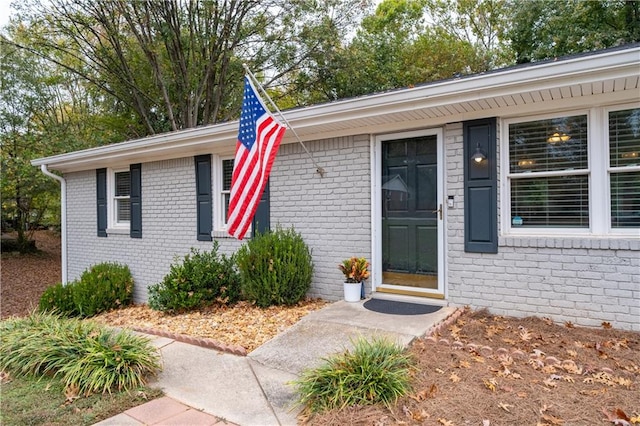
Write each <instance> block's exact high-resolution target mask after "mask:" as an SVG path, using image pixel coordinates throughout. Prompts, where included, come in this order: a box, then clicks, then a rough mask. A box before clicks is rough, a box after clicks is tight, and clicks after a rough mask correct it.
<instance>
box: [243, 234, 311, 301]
mask: <svg viewBox="0 0 640 426" xmlns="http://www.w3.org/2000/svg"><path fill="white" fill-rule="evenodd" d="M237 258H238V268H239V269H240V276H241V278H242V294H243V296H244V297H245V298H246V299H247V300H249V301H252V302H255V303H256V304H257V305H258V306H260V307H267V306H271V305H294V304H296V303H298V302H299V301H300V300H302V298H303V297H304V296H305V295H306V294H307V291H309V288H310V286H311V278H312V276H313V261H312V258H311V251H310V250H309V247H307V245H306V244H305V242H304V240H303V239H302V236H301V235H300V234H298V233H297V232H296V231H295V230H294V229H293V228H290V229H287V230H283V229H281V228H280V227H278V228H277V229H276V231H274V232H268V233H265V234H259V235H257V236H256V237H255V238H253V239H251V240H250V241H248V242H247V243H245V244H244V245H243V246H242V247H240V250H238V253H237Z"/></svg>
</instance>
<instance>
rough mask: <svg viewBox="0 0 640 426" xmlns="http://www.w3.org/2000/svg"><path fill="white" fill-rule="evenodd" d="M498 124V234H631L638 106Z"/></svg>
mask: <svg viewBox="0 0 640 426" xmlns="http://www.w3.org/2000/svg"><path fill="white" fill-rule="evenodd" d="M505 124H506V125H505V127H504V129H505V131H506V133H507V135H506V141H504V143H503V149H504V150H505V151H506V156H505V157H506V159H505V161H504V162H503V165H504V168H503V170H506V171H505V172H504V175H505V176H506V186H505V189H507V197H505V198H504V207H505V211H506V212H509V214H508V215H505V216H504V219H505V222H504V226H503V229H504V230H505V231H507V232H509V233H523V234H544V235H552V234H553V233H556V232H566V233H579V234H589V233H590V234H596V235H603V234H627V235H628V234H629V233H634V234H635V233H637V229H638V228H640V109H639V108H630V107H627V108H624V107H617V108H608V109H605V108H592V109H591V110H590V111H589V112H588V113H587V112H585V113H574V114H566V115H563V116H552V117H539V118H532V119H520V120H515V119H514V120H508V121H506V123H505ZM545 230H546V231H545Z"/></svg>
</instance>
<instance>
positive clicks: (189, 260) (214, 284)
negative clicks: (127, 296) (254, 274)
mask: <svg viewBox="0 0 640 426" xmlns="http://www.w3.org/2000/svg"><path fill="white" fill-rule="evenodd" d="M218 247H219V244H218V242H217V241H215V242H214V243H213V249H212V250H211V251H204V252H200V251H198V250H196V249H193V248H192V249H191V253H190V254H187V255H186V256H185V257H184V259H183V260H182V262H176V263H174V264H173V265H171V269H170V271H169V273H168V274H167V275H166V276H165V277H164V278H163V280H162V282H160V283H157V284H153V285H151V286H150V287H149V289H148V291H149V306H150V307H151V308H152V309H155V310H158V311H166V312H182V311H187V310H192V309H196V308H199V307H202V306H204V305H206V304H209V303H212V302H214V301H218V302H220V303H224V304H233V303H236V302H237V301H238V300H239V299H240V278H239V276H238V272H237V271H236V268H235V257H234V256H226V255H224V254H218Z"/></svg>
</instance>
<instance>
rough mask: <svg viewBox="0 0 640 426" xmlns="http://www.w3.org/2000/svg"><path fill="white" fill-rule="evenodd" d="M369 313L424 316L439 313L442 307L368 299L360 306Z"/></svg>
mask: <svg viewBox="0 0 640 426" xmlns="http://www.w3.org/2000/svg"><path fill="white" fill-rule="evenodd" d="M362 306H364V307H365V308H367V309H368V310H370V311H374V312H380V313H381V314H391V315H424V314H431V313H433V312H437V311H439V310H440V309H441V308H442V306H433V305H422V304H420V303H408V302H397V301H395V300H385V299H369V300H367V301H366V302H364V304H363V305H362Z"/></svg>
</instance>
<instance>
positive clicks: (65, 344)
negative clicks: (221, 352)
mask: <svg viewBox="0 0 640 426" xmlns="http://www.w3.org/2000/svg"><path fill="white" fill-rule="evenodd" d="M159 368H160V358H159V355H158V351H157V349H156V348H154V347H153V345H151V343H150V341H149V339H147V338H144V337H140V336H136V335H133V334H130V333H129V332H126V331H116V330H113V329H109V328H106V327H104V326H101V325H98V324H97V323H94V322H90V321H82V320H79V319H75V318H63V317H61V316H59V315H55V314H51V313H32V314H31V315H29V316H27V317H24V318H10V319H8V320H4V321H2V322H0V369H3V370H4V369H6V370H8V371H10V372H11V373H13V374H14V375H16V376H34V377H39V376H44V375H47V376H51V377H54V378H59V379H60V380H61V381H62V382H63V383H64V384H65V387H66V388H67V389H72V390H74V392H76V393H78V394H91V393H104V392H109V393H110V392H112V391H114V390H115V391H121V390H130V389H134V388H137V387H140V386H142V385H144V384H145V383H146V380H147V376H149V375H155V374H156V371H157V370H158V369H159Z"/></svg>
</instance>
